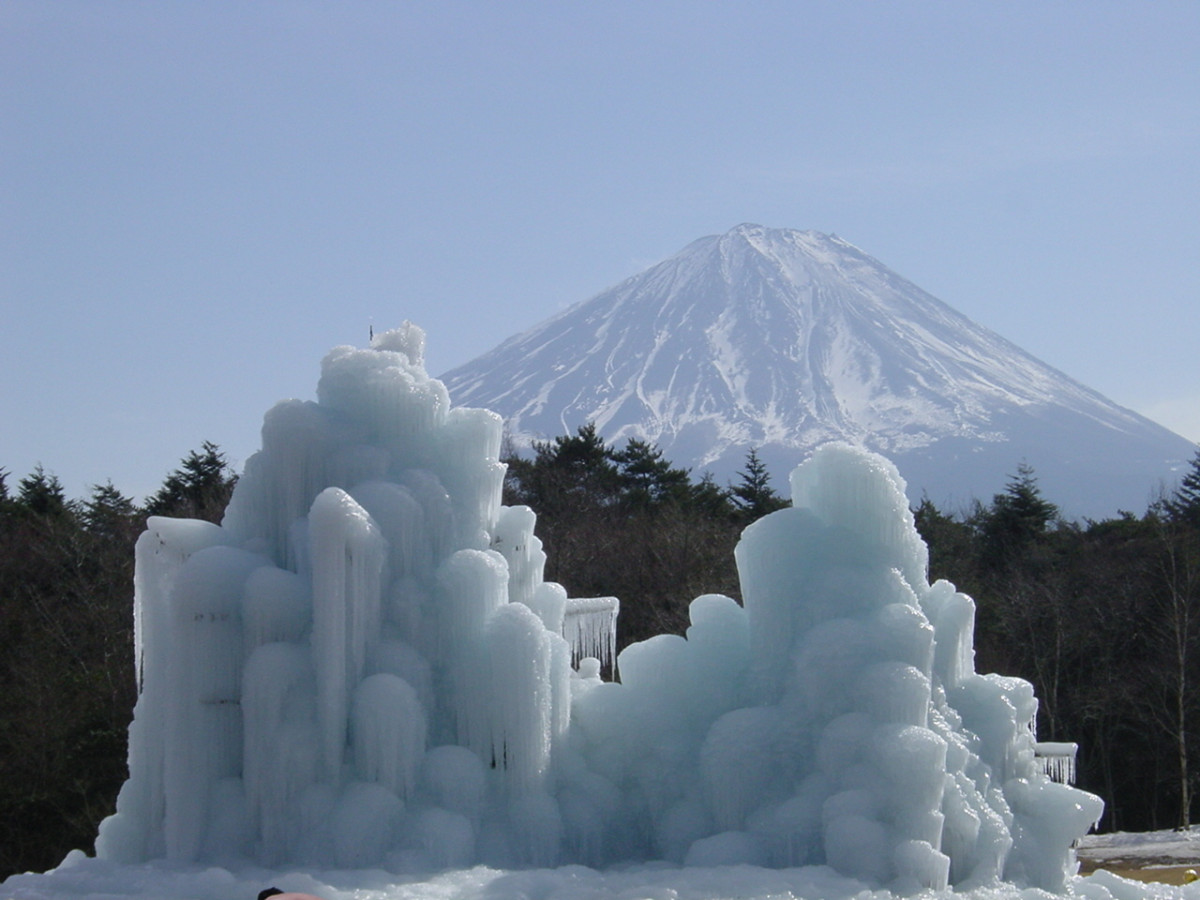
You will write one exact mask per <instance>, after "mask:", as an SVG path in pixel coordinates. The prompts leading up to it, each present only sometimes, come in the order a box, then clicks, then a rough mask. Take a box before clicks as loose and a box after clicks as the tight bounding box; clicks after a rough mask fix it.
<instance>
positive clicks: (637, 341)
mask: <svg viewBox="0 0 1200 900" xmlns="http://www.w3.org/2000/svg"><path fill="white" fill-rule="evenodd" d="M442 379H443V380H444V382H445V384H446V387H447V388H448V389H449V392H450V395H451V397H452V398H453V400H454V402H455V403H457V404H461V405H466V406H483V407H487V408H489V409H492V410H494V411H496V412H497V413H499V414H500V415H502V416H504V417H505V419H506V422H507V429H508V434H509V437H510V439H511V441H512V442H513V445H514V448H515V449H517V450H518V451H520V450H521V449H523V448H528V447H529V446H530V444H531V443H532V441H534V440H538V439H542V440H544V439H548V438H552V437H554V436H556V435H559V434H566V433H570V432H573V431H574V430H575V429H576V428H577V427H578V426H580V425H583V424H585V423H587V422H595V423H596V425H597V427H598V429H599V431H600V433H601V434H602V435H603V436H604V437H605V438H606V439H608V440H609V441H610V442H614V443H617V444H621V443H623V441H624V439H625V438H629V437H637V438H641V439H644V440H648V441H653V442H655V443H656V444H658V446H659V447H661V448H662V450H663V453H664V455H665V456H666V458H667V459H670V460H671V461H672V462H674V463H675V464H676V465H681V466H686V467H690V468H692V470H693V471H694V472H696V473H699V472H703V471H706V470H707V471H711V472H712V473H713V474H714V475H715V476H716V477H717V479H718V481H726V480H730V479H732V478H734V477H735V473H736V472H737V471H738V469H740V468H742V467H743V466H744V463H745V457H746V453H747V451H748V450H749V448H751V447H755V448H757V450H758V454H759V457H760V458H761V459H762V460H763V461H764V462H765V463H766V464H767V465H768V467H769V469H770V471H771V473H772V475H773V476H774V480H775V483H776V485H777V486H779V487H782V485H784V484H786V475H787V472H788V471H790V469H791V468H792V467H793V466H794V465H795V464H796V463H798V462H800V461H801V460H803V459H804V458H805V457H806V456H807V455H808V454H809V453H810V452H811V451H812V450H813V449H814V448H815V447H816V446H818V445H820V444H823V443H826V442H828V441H835V440H836V441H848V442H850V443H852V444H856V445H859V446H864V447H867V448H869V449H871V450H875V451H877V452H879V453H882V454H884V455H886V456H888V457H890V458H891V459H892V460H893V461H894V462H895V463H896V465H897V466H898V467H899V469H900V471H901V473H902V474H903V475H904V476H905V478H906V480H907V481H908V491H909V499H910V501H911V502H914V503H915V502H917V501H918V500H919V499H920V498H921V496H922V495H926V496H928V497H929V498H930V499H931V500H933V501H934V502H935V503H936V504H937V505H938V506H939V507H940V508H942V509H947V510H959V509H962V508H964V507H965V506H966V505H967V504H968V503H969V502H970V501H971V499H972V498H979V499H981V500H984V501H987V500H989V499H990V498H991V496H992V494H994V493H996V492H998V491H1000V490H1002V489H1003V487H1004V485H1005V483H1006V481H1007V480H1008V478H1009V476H1011V475H1012V474H1013V473H1014V472H1015V471H1016V469H1017V466H1018V465H1020V464H1021V463H1022V462H1024V463H1027V464H1029V465H1030V466H1032V467H1033V469H1034V471H1035V473H1036V476H1037V478H1038V482H1039V485H1040V486H1041V488H1042V491H1043V494H1044V495H1045V496H1046V497H1047V499H1049V500H1051V501H1053V502H1055V503H1057V504H1058V505H1059V507H1060V508H1061V509H1062V511H1063V512H1064V514H1066V515H1067V516H1069V517H1080V516H1089V517H1092V518H1101V517H1105V516H1111V515H1114V514H1116V513H1117V511H1118V510H1119V509H1128V510H1131V511H1135V512H1140V511H1141V510H1144V509H1145V507H1146V504H1147V502H1148V501H1149V500H1150V499H1151V497H1152V495H1153V493H1154V492H1155V491H1156V490H1157V489H1158V488H1160V487H1161V486H1163V485H1165V486H1166V487H1168V488H1170V487H1171V486H1172V485H1173V484H1174V481H1175V479H1176V477H1177V473H1178V471H1179V470H1180V468H1181V467H1182V466H1183V465H1185V464H1186V462H1187V460H1188V459H1190V457H1191V456H1192V454H1193V452H1194V450H1195V447H1194V445H1193V444H1191V443H1190V442H1189V441H1187V440H1186V439H1184V438H1183V437H1180V436H1179V435H1177V434H1175V433H1173V432H1171V431H1168V430H1167V429H1166V428H1163V427H1162V426H1160V425H1157V424H1156V423H1154V422H1152V421H1150V420H1149V419H1146V418H1144V417H1143V416H1140V415H1138V414H1137V413H1134V412H1132V411H1130V410H1128V409H1124V408H1122V407H1120V406H1118V405H1116V404H1115V403H1113V402H1112V401H1110V400H1108V399H1107V398H1105V397H1103V396H1102V395H1100V394H1099V393H1097V392H1096V391H1093V390H1091V389H1089V388H1087V387H1085V386H1084V385H1082V384H1080V383H1078V382H1076V381H1074V380H1072V379H1071V378H1069V377H1067V376H1066V375H1064V374H1063V373H1061V372H1059V371H1057V370H1055V369H1053V368H1051V367H1050V366H1048V365H1046V364H1045V363H1043V362H1041V361H1040V360H1038V359H1036V358H1034V357H1033V356H1031V355H1030V354H1028V353H1026V352H1025V351H1024V350H1022V349H1021V348H1019V347H1017V346H1015V345H1014V344H1012V343H1010V342H1009V341H1007V340H1005V339H1004V338H1002V337H1000V336H999V335H997V334H995V333H993V332H991V331H989V330H987V329H986V328H983V327H981V326H979V325H977V324H975V323H974V322H972V321H971V320H970V319H968V318H966V317H965V316H963V315H961V314H960V313H958V312H956V311H955V310H953V309H951V308H950V307H949V306H947V305H946V304H945V303H943V302H941V301H940V300H938V299H936V298H935V297H933V296H931V295H930V294H928V293H926V292H925V291H923V290H921V289H920V288H919V287H917V286H916V285H914V284H913V283H911V282H909V281H907V280H905V279H904V278H902V277H901V276H899V275H897V274H896V273H895V272H893V271H891V270H890V269H888V268H886V267H885V266H884V265H883V264H881V263H880V262H878V261H877V260H875V259H873V258H871V257H870V256H868V255H867V254H866V253H864V252H863V251H861V250H859V249H858V248H857V247H855V246H853V245H852V244H850V243H847V242H846V241H844V240H842V239H841V238H839V237H836V236H833V235H826V234H821V233H818V232H815V231H794V230H790V229H773V228H764V227H762V226H759V225H740V226H738V227H737V228H734V229H733V230H731V231H729V232H727V233H726V234H723V235H714V236H709V237H704V238H700V239H699V240H697V241H694V242H693V243H691V244H689V245H688V246H687V247H685V248H684V249H683V250H682V251H681V252H679V253H678V254H676V255H675V256H673V257H671V258H670V259H667V260H664V261H663V262H661V263H658V264H657V265H655V266H652V267H651V268H649V269H647V270H645V271H644V272H642V273H640V274H638V275H635V276H633V277H631V278H629V279H627V280H626V281H624V282H622V283H621V284H618V285H616V286H615V287H613V288H610V289H609V290H607V291H604V292H603V293H601V294H599V295H597V296H595V297H593V298H592V299H590V300H586V301H583V302H581V303H577V304H576V305H574V306H571V307H570V308H568V309H566V310H564V311H563V312H561V313H559V314H558V315H556V316H553V317H552V318H550V319H547V320H546V321H544V322H542V323H541V324H539V325H536V326H534V327H533V328H531V329H529V330H528V331H525V332H523V333H521V334H517V335H515V336H513V337H511V338H509V339H508V340H506V341H504V342H503V343H502V344H500V345H499V346H498V347H496V348H495V349H493V350H491V351H490V352H488V353H486V354H484V355H483V356H480V357H478V358H477V359H475V360H473V361H471V362H469V363H467V364H465V365H463V366H460V367H459V368H456V369H453V370H452V371H450V372H447V373H446V374H445V375H443V376H442Z"/></svg>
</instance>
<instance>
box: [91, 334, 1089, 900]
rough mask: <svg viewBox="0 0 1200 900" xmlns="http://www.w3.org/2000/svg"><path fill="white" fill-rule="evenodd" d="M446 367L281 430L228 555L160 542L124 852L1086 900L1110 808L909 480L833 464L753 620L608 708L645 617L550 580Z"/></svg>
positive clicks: (748, 547)
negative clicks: (690, 876) (1055, 771)
mask: <svg viewBox="0 0 1200 900" xmlns="http://www.w3.org/2000/svg"><path fill="white" fill-rule="evenodd" d="M423 342H424V336H423V334H422V333H421V331H420V330H419V329H417V328H416V327H414V326H411V325H406V326H404V327H403V328H401V329H399V330H397V331H393V332H389V333H387V334H384V335H381V336H379V337H378V338H377V339H376V340H375V341H374V342H373V344H372V347H371V348H370V349H366V350H360V349H354V348H349V347H340V348H337V349H335V350H333V351H332V352H331V353H330V354H329V356H328V357H327V358H326V359H325V361H324V364H323V368H322V374H321V380H320V384H319V386H318V389H317V397H318V400H317V402H300V401H287V402H284V403H280V404H279V405H277V406H276V407H275V408H274V409H272V410H271V411H270V412H269V413H267V415H266V418H265V421H264V424H263V437H262V441H263V443H262V449H261V450H260V451H259V452H258V453H256V454H255V455H254V456H253V457H252V458H251V459H250V460H249V462H248V464H247V466H246V471H245V473H244V475H243V476H242V478H241V480H240V481H239V483H238V485H237V490H236V492H235V493H234V497H233V500H232V502H231V503H230V506H229V510H228V513H227V515H226V517H225V520H224V522H223V524H222V525H221V526H220V527H217V526H215V525H209V524H206V523H203V522H196V521H183V520H170V519H162V518H154V519H151V520H150V522H149V526H148V529H147V531H146V532H145V534H143V535H142V537H141V539H140V541H139V542H138V547H137V577H136V580H137V599H136V634H137V661H138V679H139V686H140V696H139V700H138V704H137V708H136V712H135V718H134V721H133V724H132V726H131V728H130V749H129V769H130V777H129V780H128V782H127V783H126V784H125V787H124V789H123V790H122V791H121V795H120V799H119V802H118V806H117V812H116V814H115V815H113V816H112V817H110V818H109V819H107V820H106V821H105V822H104V824H103V826H102V827H101V830H100V836H99V839H98V841H97V851H98V853H99V854H100V855H101V856H104V857H108V858H112V859H117V860H122V861H137V860H145V859H152V858H162V857H165V858H168V859H171V860H180V861H193V860H211V861H223V860H227V859H233V858H237V857H244V856H251V857H252V858H254V859H255V860H257V861H258V862H261V863H264V864H269V865H279V864H284V863H300V864H311V865H314V866H337V867H346V868H352V867H368V866H383V867H388V868H392V869H395V870H417V869H428V868H434V867H457V866H468V865H472V864H475V863H477V862H484V863H488V864H491V865H496V866H504V867H512V866H553V865H558V864H565V863H582V864H585V865H588V866H603V865H607V864H610V863H615V862H620V861H625V860H654V859H665V860H669V861H673V862H675V863H680V864H684V865H689V866H707V865H720V864H727V863H750V864H755V865H761V866H776V867H782V866H803V865H815V864H827V865H829V866H832V867H833V868H835V869H836V870H838V871H839V872H841V873H842V874H844V875H848V876H853V877H858V878H861V879H863V880H864V881H866V882H868V883H873V884H876V885H879V886H887V887H890V888H891V889H893V890H897V891H900V892H915V891H918V890H920V889H922V888H926V887H932V888H939V889H940V888H944V887H946V886H947V885H954V886H960V887H971V886H975V885H986V884H989V883H993V882H995V881H998V880H1007V881H1012V882H1015V883H1018V884H1028V885H1031V886H1038V887H1042V888H1046V889H1049V890H1060V889H1062V888H1063V886H1064V884H1065V879H1066V877H1067V875H1068V874H1069V873H1070V872H1071V871H1072V865H1073V856H1072V851H1071V845H1072V842H1073V841H1074V840H1075V839H1076V838H1077V837H1079V836H1080V835H1082V834H1084V833H1085V832H1086V831H1087V829H1088V828H1089V826H1090V825H1091V824H1092V823H1093V822H1094V821H1095V820H1096V819H1097V818H1098V817H1099V815H1100V812H1101V802H1100V801H1099V799H1098V798H1096V797H1094V796H1092V795H1090V794H1087V793H1084V792H1082V791H1078V790H1075V789H1073V788H1070V787H1067V786H1066V785H1062V784H1058V783H1055V782H1053V781H1051V780H1050V779H1049V778H1048V777H1046V775H1044V774H1043V773H1042V770H1041V768H1040V766H1039V764H1038V762H1037V761H1035V758H1034V738H1033V734H1032V729H1031V723H1032V721H1033V719H1034V714H1035V711H1036V707H1037V701H1036V700H1035V698H1034V696H1033V692H1032V689H1031V687H1030V685H1029V684H1028V683H1026V682H1024V681H1021V680H1018V679H1014V678H1002V677H999V676H995V675H979V674H976V672H975V670H974V651H973V646H972V627H973V621H974V605H973V603H972V601H971V599H970V598H969V597H967V596H965V595H963V594H960V593H957V592H956V591H955V589H954V588H953V586H951V585H950V584H948V583H946V582H938V583H937V584H934V585H930V584H928V582H927V580H926V557H927V554H926V548H925V546H924V545H923V544H922V542H921V540H920V539H919V537H918V535H917V532H916V530H915V528H914V527H913V520H912V516H911V514H910V512H909V509H908V504H907V501H906V499H905V496H904V488H903V482H902V481H901V479H900V477H899V475H898V473H897V472H896V470H895V468H894V467H893V466H892V465H891V464H890V463H889V462H887V461H886V460H884V459H883V458H881V457H878V456H874V455H871V454H868V453H865V452H863V451H859V450H855V449H852V448H849V447H844V446H828V447H825V448H823V449H821V450H820V451H818V452H817V453H816V454H814V455H813V457H812V458H811V459H810V460H809V461H808V462H806V463H805V464H804V465H802V466H800V467H799V468H797V469H796V471H795V472H793V473H792V476H791V490H792V503H793V506H792V508H789V509H784V510H782V511H780V512H776V513H774V514H772V515H770V516H768V517H766V518H764V519H762V520H760V521H758V522H756V523H755V524H754V525H752V526H750V527H749V528H747V529H746V531H745V534H744V535H743V537H742V540H741V543H740V544H739V546H738V548H737V564H738V570H739V572H740V575H741V580H742V588H743V594H744V603H745V605H744V607H742V606H739V605H738V604H737V603H735V602H734V601H733V600H731V599H729V598H728V597H724V596H718V595H707V596H703V597H700V598H698V599H697V600H695V601H694V602H693V603H692V605H691V627H690V628H689V629H688V633H687V637H686V639H685V638H683V637H679V636H673V635H662V636H658V637H655V638H652V639H650V640H647V641H644V642H642V643H639V644H634V645H632V646H630V647H627V648H626V649H625V650H624V651H623V652H622V653H621V655H620V657H619V659H618V669H619V673H620V678H621V681H620V683H615V682H608V683H604V682H601V680H600V678H599V674H598V673H599V670H600V664H599V662H598V661H597V660H596V659H595V658H594V655H595V654H597V653H603V652H604V651H605V649H606V648H611V646H612V628H613V621H614V616H615V611H616V603H615V601H614V600H612V599H611V598H608V599H604V598H601V599H596V598H585V599H582V600H569V599H568V598H567V596H566V592H565V591H564V590H563V589H562V588H561V587H560V586H559V585H557V584H552V583H548V582H544V581H543V580H542V568H543V563H544V561H545V556H544V554H543V553H542V550H541V546H540V542H539V540H538V539H537V538H536V537H535V536H534V534H533V527H534V515H533V513H532V512H531V511H530V510H529V509H527V508H523V507H518V508H505V507H503V506H501V504H500V488H501V481H502V476H503V471H504V468H503V465H502V464H501V463H500V462H499V460H498V453H499V448H500V437H501V421H500V419H499V417H497V416H496V415H494V414H493V413H490V412H487V411H484V410H477V409H452V408H451V407H450V404H449V399H448V397H447V394H446V390H445V388H444V387H443V386H442V384H441V383H440V382H438V381H436V380H434V379H432V378H430V377H428V376H427V375H426V373H425V370H424V364H423V362H422V352H423ZM564 634H566V635H568V636H569V638H570V640H568V639H566V638H564ZM581 657H582V658H581Z"/></svg>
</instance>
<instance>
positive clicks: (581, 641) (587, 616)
mask: <svg viewBox="0 0 1200 900" xmlns="http://www.w3.org/2000/svg"><path fill="white" fill-rule="evenodd" d="M620 609H621V602H620V601H619V600H618V599H617V598H616V597H573V598H571V599H568V600H567V609H566V615H565V616H564V618H563V637H565V638H566V639H567V642H568V643H569V644H570V645H571V655H572V657H573V658H574V661H575V662H576V663H578V662H579V660H581V659H586V658H587V657H589V656H590V657H594V658H596V659H598V660H600V663H601V665H604V666H611V665H612V663H613V660H614V659H615V658H616V655H617V614H618V613H619V612H620Z"/></svg>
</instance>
